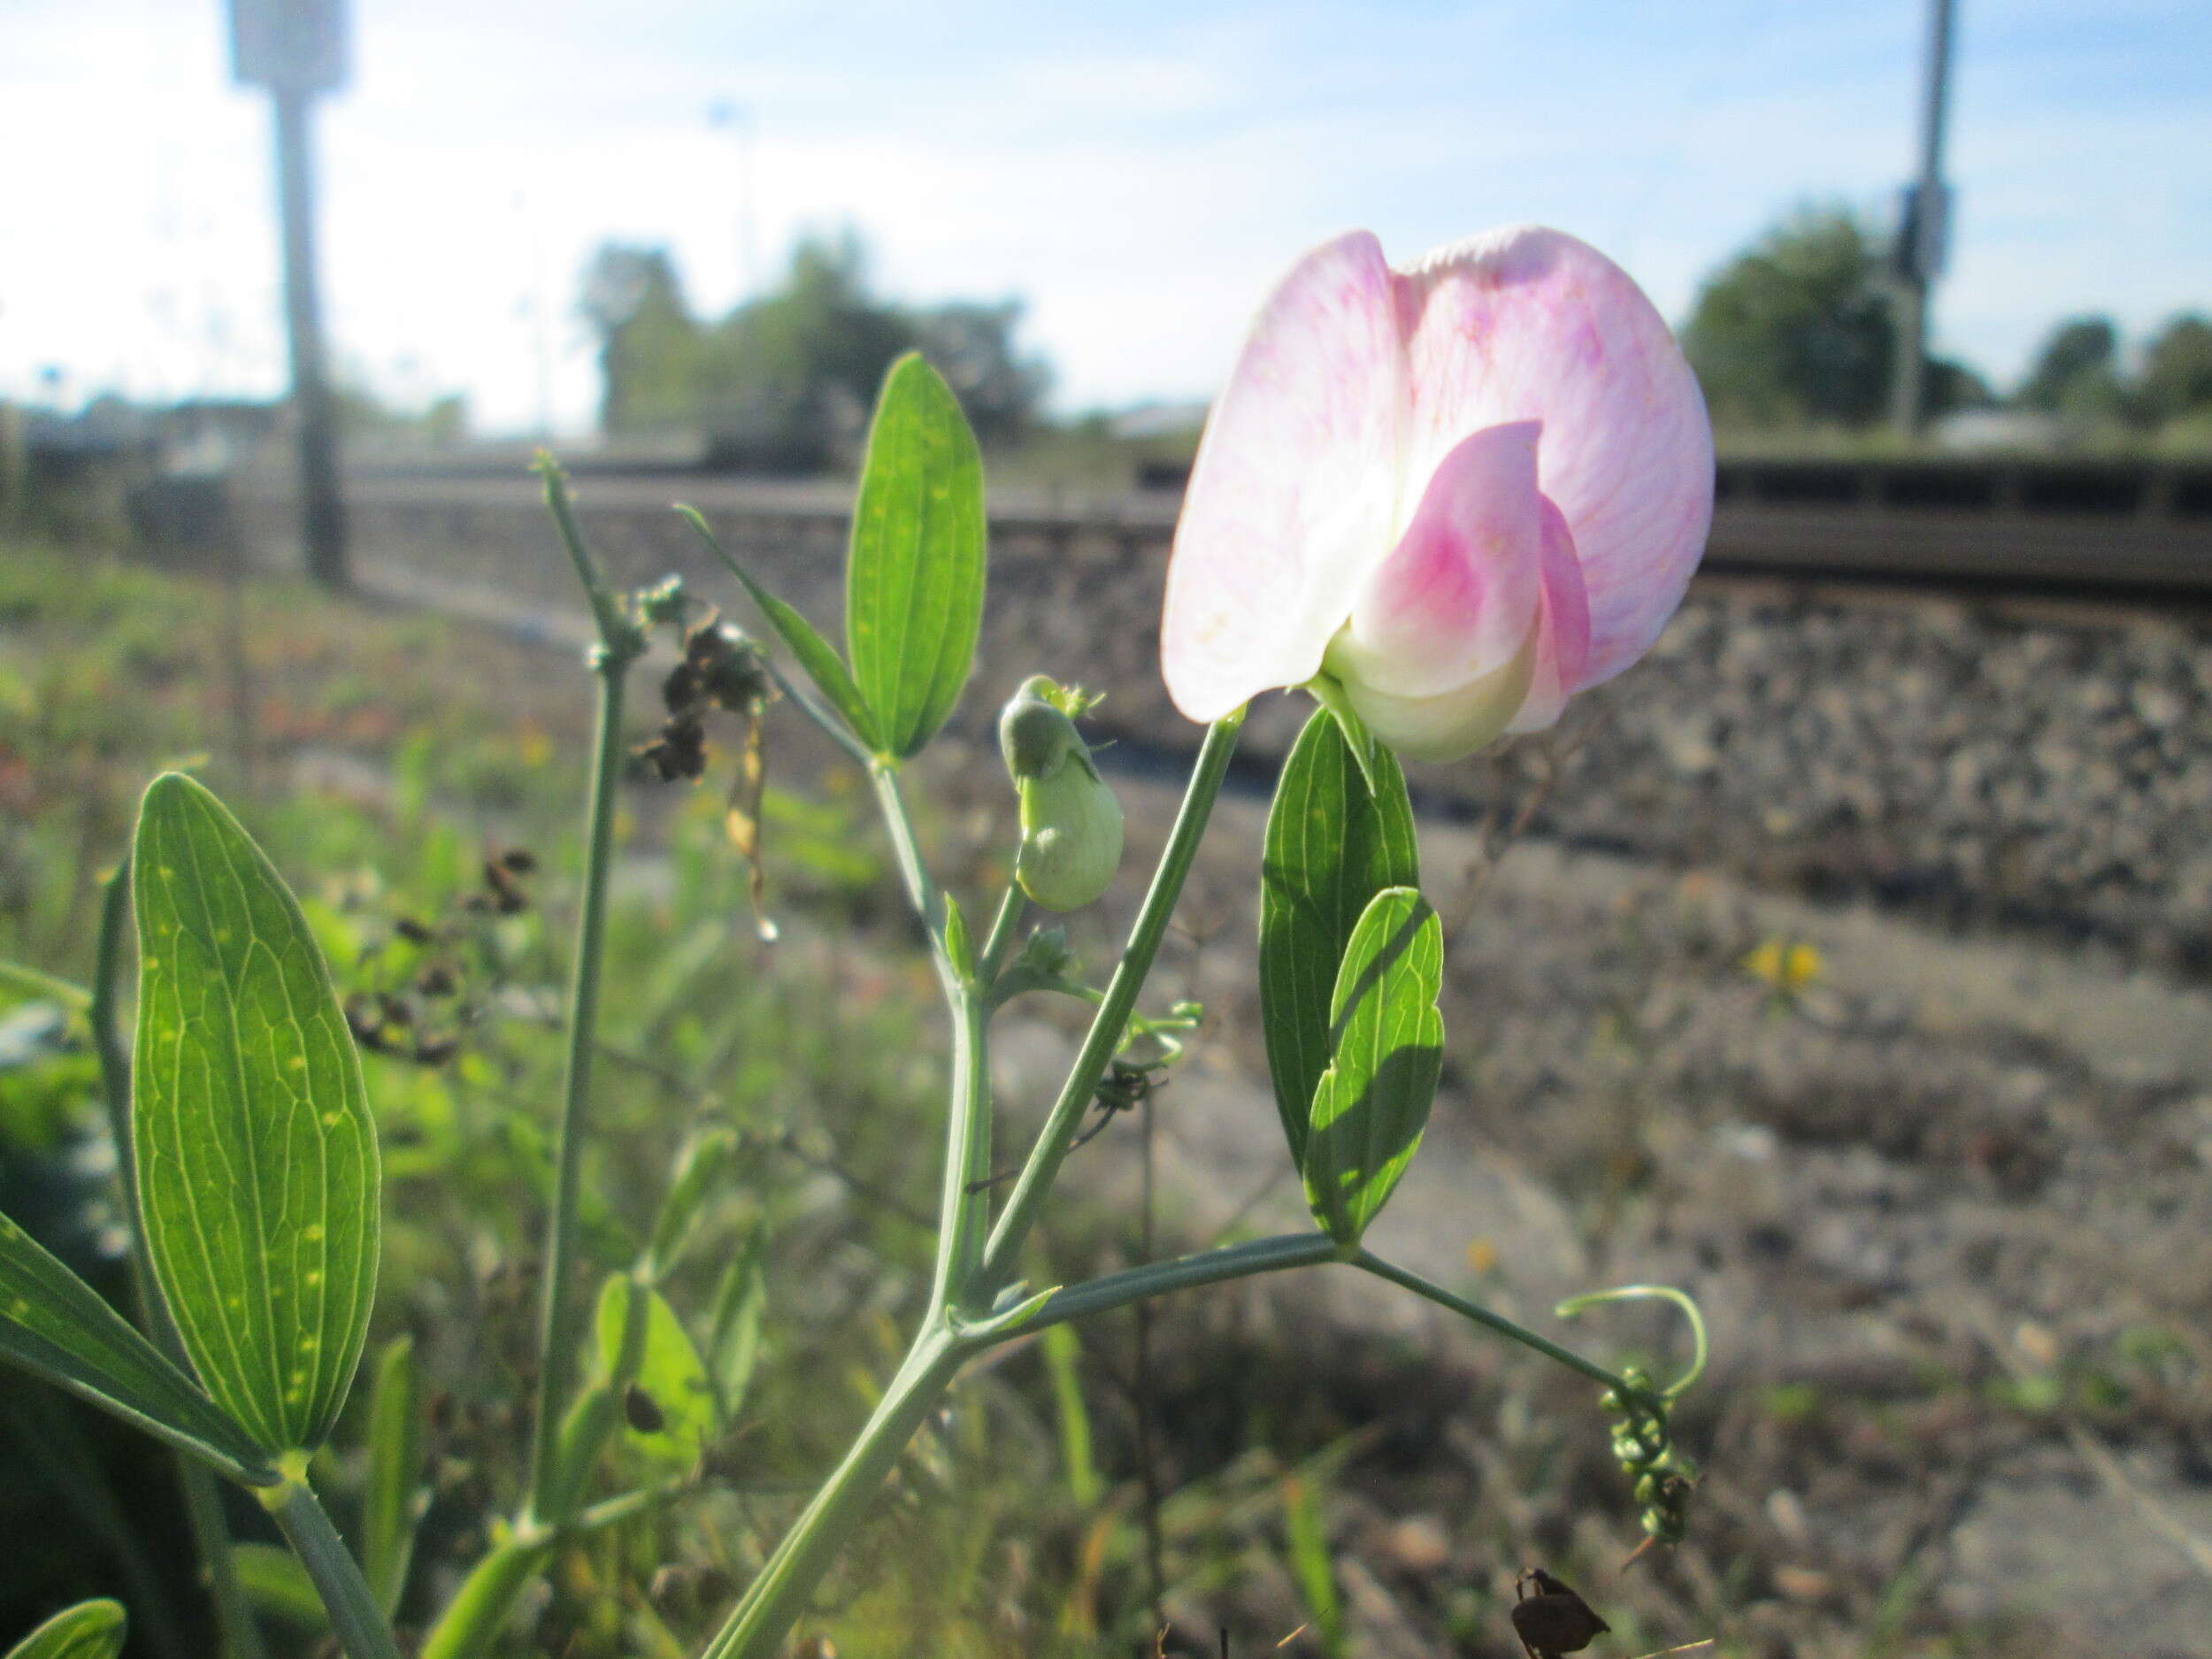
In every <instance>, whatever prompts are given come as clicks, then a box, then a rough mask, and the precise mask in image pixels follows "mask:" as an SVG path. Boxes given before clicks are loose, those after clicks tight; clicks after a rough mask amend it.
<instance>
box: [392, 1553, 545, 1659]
mask: <svg viewBox="0 0 2212 1659" xmlns="http://www.w3.org/2000/svg"><path fill="white" fill-rule="evenodd" d="M552 1548H553V1540H552V1539H551V1538H549V1537H546V1536H542V1535H540V1534H537V1533H532V1534H531V1535H530V1536H528V1537H526V1538H511V1539H509V1540H506V1541H505V1542H503V1543H499V1544H495V1545H493V1546H492V1548H490V1549H488V1550H487V1551H486V1552H485V1553H484V1555H483V1556H482V1557H481V1558H480V1559H479V1560H478V1562H477V1563H476V1565H475V1566H473V1567H472V1568H470V1569H469V1576H468V1577H467V1578H464V1579H463V1580H461V1587H460V1588H459V1589H458V1590H457V1591H455V1592H454V1594H453V1600H452V1601H449V1602H447V1603H446V1609H445V1611H444V1612H443V1613H442V1614H440V1615H439V1616H438V1622H437V1623H436V1624H434V1625H433V1626H432V1627H431V1631H430V1633H429V1635H427V1636H426V1637H425V1638H423V1644H422V1652H421V1655H420V1659H472V1655H477V1654H481V1653H486V1652H488V1651H489V1650H490V1647H491V1645H492V1643H493V1641H494V1640H495V1639H496V1638H497V1637H498V1635H499V1632H501V1631H502V1630H503V1629H504V1628H505V1627H506V1624H507V1619H508V1617H509V1616H510V1615H511V1613H512V1612H513V1611H514V1607H515V1602H516V1601H518V1600H519V1599H520V1598H521V1595H522V1593H523V1591H525V1590H526V1589H527V1588H528V1587H529V1586H530V1581H531V1580H532V1579H533V1578H536V1577H537V1573H538V1569H539V1567H540V1566H541V1565H542V1564H543V1563H544V1561H545V1558H546V1556H547V1555H549V1554H550V1553H551V1552H552Z"/></svg>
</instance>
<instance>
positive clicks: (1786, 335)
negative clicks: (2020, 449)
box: [1682, 207, 2212, 439]
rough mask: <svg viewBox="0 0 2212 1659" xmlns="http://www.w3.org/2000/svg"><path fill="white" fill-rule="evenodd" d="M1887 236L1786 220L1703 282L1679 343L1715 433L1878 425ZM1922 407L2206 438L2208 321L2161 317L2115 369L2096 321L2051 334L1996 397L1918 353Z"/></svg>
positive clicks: (1853, 225) (1886, 362)
mask: <svg viewBox="0 0 2212 1659" xmlns="http://www.w3.org/2000/svg"><path fill="white" fill-rule="evenodd" d="M1894 292H1895V290H1894V288H1893V284H1892V280H1891V278H1890V275H1889V262H1888V244H1887V239H1886V237H1885V236H1883V235H1882V234H1880V233H1879V232H1878V231H1876V230H1874V229H1872V228H1871V227H1870V226H1868V225H1867V223H1866V222H1865V221H1864V220H1863V219H1861V218H1860V217H1858V216H1857V215H1856V214H1855V213H1853V212H1851V211H1849V210H1847V209H1844V208H1836V207H1812V208H1806V209H1802V210H1801V211H1798V212H1796V213H1794V214H1793V215H1792V216H1791V217H1790V218H1788V219H1786V220H1784V221H1783V222H1782V223H1781V224H1779V225H1777V226H1776V227H1774V228H1772V229H1771V230H1770V231H1768V232H1767V233H1766V234H1764V235H1763V236H1762V237H1760V238H1759V240H1758V241H1757V242H1755V243H1754V244H1753V245H1752V246H1751V247H1750V248H1748V249H1747V250H1745V251H1744V252H1742V253H1740V254H1738V255H1737V256H1736V257H1734V258H1732V259H1731V260H1729V261H1728V262H1727V263H1726V264H1725V265H1723V266H1721V268H1720V269H1719V270H1717V271H1716V272H1715V273H1713V274H1712V275H1711V276H1710V277H1709V278H1707V279H1706V281H1705V284H1704V286H1703V287H1702V288H1701V289H1700V290H1699V293H1698V296H1697V301H1696V303H1695V304H1694V306H1693V308H1692V310H1691V313H1690V317H1689V320H1688V322H1687V323H1686V325H1685V326H1684V327H1683V330H1682V343H1683V347H1684V349H1686V351H1687V352H1688V353H1689V357H1690V361H1691V362H1692V364H1694V365H1695V366H1696V369H1697V373H1698V379H1699V380H1701V381H1702V382H1703V384H1704V388H1705V396H1706V401H1707V402H1708V403H1709V405H1710V406H1711V409H1712V411H1713V419H1714V421H1715V424H1716V425H1717V426H1720V427H1721V428H1722V429H1723V431H1724V432H1735V433H1739V434H1740V433H1749V432H1760V433H1771V432H1775V431H1778V430H1790V429H1805V428H1816V427H1825V428H1832V429H1840V430H1843V431H1851V430H1855V429H1861V428H1866V427H1870V426H1875V425H1877V424H1878V423H1879V422H1880V421H1881V420H1882V419H1884V418H1885V416H1886V413H1887V411H1888V409H1889V388H1890V380H1891V376H1892V374H1893V372H1894V369H1895V365H1896V359H1897V351H1898V330H1897V325H1896V320H1895V311H1894V303H1893V296H1894ZM1926 385H1927V387H1928V389H1929V404H1930V408H1929V412H1930V413H1931V414H1932V415H1934V416H1941V415H1944V414H1947V413H1951V412H1954V411H1959V410H1963V409H1998V408H2011V409H2018V410H2026V411H2037V412H2039V413H2040V414H2043V415H2046V416H2051V417H2055V418H2057V419H2056V421H2055V423H2054V424H2055V425H2057V426H2060V427H2061V428H2062V429H2063V430H2066V431H2069V432H2070V433H2072V434H2075V435H2078V436H2093V435H2095V434H2097V433H2098V432H2100V431H2102V432H2106V433H2112V434H2119V433H2124V432H2129V431H2133V432H2136V433H2156V432H2161V431H2172V430H2174V429H2176V428H2180V429H2184V430H2186V431H2192V432H2193V431H2194V430H2195V429H2196V428H2197V427H2198V426H2203V427H2204V428H2205V434H2204V435H2205V436H2206V437H2207V438H2208V439H2212V321H2208V320H2207V319H2205V318H2204V317H2202V316H2200V315H2195V314H2184V315H2181V316H2177V317H2174V318H2172V319H2170V320H2169V321H2168V322H2166V323H2165V324H2164V325H2163V326H2162V327H2160V328H2159V329H2158V331H2157V332H2156V333H2155V334H2153V335H2152V337H2151V338H2150V339H2149V340H2148V341H2147V342H2145V344H2144V347H2143V349H2142V350H2141V352H2140V354H2139V356H2138V357H2136V359H2135V360H2134V362H2133V363H2128V362H2126V361H2124V354H2123V352H2122V349H2121V342H2120V337H2119V331H2118V330H2117V329H2116V328H2115V327H2114V326H2113V324H2112V322H2111V319H2108V318H2105V317H2095V316H2090V317H2076V318H2070V319H2066V320H2064V321H2062V322H2060V323H2058V324H2057V325H2055V326H2054V327H2053V329H2052V331H2051V333H2050V335H2049V337H2048V338H2047V341H2046V342H2045V343H2044V345H2043V347H2042V349H2040V351H2039V353H2038V354H2037V356H2036V358H2035V362H2034V365H2033V367H2032V369H2031V370H2030V371H2029V373H2028V375H2027V378H2026V379H2025V380H2024V381H2023V382H2022V383H2021V384H2020V385H2019V386H2018V387H2016V388H2014V389H2013V391H2012V392H2011V393H2010V395H2009V396H2001V395H2000V394H1999V393H1998V392H1997V391H1996V389H1995V388H1993V387H1992V386H1991V385H1990V384H1989V383H1988V381H1986V380H1984V379H1983V378H1982V376H1981V375H1979V374H1978V373H1976V372H1975V371H1974V370H1973V369H1971V368H1970V367H1968V366H1967V365H1964V364H1961V363H1955V362H1950V361H1947V360H1945V359H1941V358H1931V359H1930V361H1929V364H1928V377H1927V380H1926Z"/></svg>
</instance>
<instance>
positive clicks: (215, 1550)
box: [85, 858, 264, 1659]
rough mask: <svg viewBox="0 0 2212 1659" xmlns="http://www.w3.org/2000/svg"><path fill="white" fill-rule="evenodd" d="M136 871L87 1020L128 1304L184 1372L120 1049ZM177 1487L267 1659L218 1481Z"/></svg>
mask: <svg viewBox="0 0 2212 1659" xmlns="http://www.w3.org/2000/svg"><path fill="white" fill-rule="evenodd" d="M130 896H131V864H130V860H129V859H128V858H125V859H124V860H123V862H122V863H120V864H118V865H117V866H116V867H115V870H114V872H113V873H112V874H111V875H110V876H109V877H108V879H107V883H106V886H105V887H104V889H103V890H102V892H101V895H100V932H99V938H98V942H97V944H96V947H95V949H94V956H93V966H92V1000H91V1002H90V1004H89V1006H88V1008H87V1010H86V1015H85V1018H86V1019H87V1021H88V1023H89V1025H91V1027H92V1048H93V1052H94V1053H95V1054H96V1056H98V1058H99V1063H100V1094H101V1098H102V1100H103V1102H104V1104H105V1105H106V1108H107V1119H108V1138H109V1139H110V1140H111V1141H112V1142H113V1143H114V1147H115V1180H116V1185H117V1187H119V1188H120V1191H119V1194H118V1195H117V1196H118V1199H119V1202H118V1203H117V1205H116V1211H117V1213H118V1214H119V1215H120V1216H121V1217H123V1233H124V1236H125V1238H126V1239H127V1241H128V1243H129V1247H130V1256H129V1260H130V1285H131V1297H132V1300H133V1301H134V1302H136V1303H137V1304H138V1323H139V1326H140V1328H141V1329H142V1330H144V1331H145V1332H146V1333H148V1334H149V1335H150V1336H151V1337H152V1338H153V1340H154V1342H155V1344H156V1346H157V1347H158V1348H160V1349H161V1350H162V1352H163V1353H164V1354H165V1355H167V1356H169V1358H170V1359H172V1360H173V1361H175V1362H176V1363H177V1364H179V1365H180V1366H182V1367H185V1368H186V1370H187V1371H189V1369H190V1364H191V1362H190V1361H189V1360H188V1358H187V1357H186V1356H185V1351H184V1342H183V1340H182V1339H181V1338H180V1337H179V1335H178V1334H177V1327H176V1325H174V1324H173V1322H172V1321H171V1319H170V1317H169V1310H168V1308H167V1307H166V1306H165V1304H164V1303H163V1302H162V1300H161V1297H160V1294H159V1293H158V1292H157V1289H156V1287H155V1279H154V1264H153V1258H152V1256H150V1255H148V1254H147V1250H146V1236H145V1232H144V1229H142V1227H141V1226H140V1225H138V1173H137V1161H136V1152H135V1148H134V1147H133V1145H132V1142H131V1105H130V1102H131V1056H130V1050H129V1048H127V1046H126V1045H125V1044H124V1041H123V1025H122V1016H121V1012H120V1010H118V1008H117V1007H116V1002H115V986H116V981H117V979H119V978H120V977H121V974H122V970H123V936H124V934H125V933H127V932H129V930H130V908H131V906H130ZM177 1485H178V1487H179V1489H180V1492H181V1493H182V1494H183V1497H184V1514H185V1521H186V1524H187V1525H189V1526H190V1527H191V1529H192V1543H193V1547H194V1548H195V1549H196V1550H197V1551H198V1553H199V1557H200V1568H201V1571H202V1572H203V1573H204V1574H205V1575H206V1582H207V1594H208V1600H209V1601H211V1603H212V1604H213V1606H214V1609H215V1627H216V1630H217V1631H218V1632H219V1634H220V1636H221V1639H222V1642H223V1647H224V1649H225V1651H226V1652H227V1653H228V1654H229V1655H230V1659H263V1652H264V1649H263V1647H262V1646H261V1632H260V1630H259V1628H258V1627H257V1625H256V1624H254V1617H253V1607H252V1604H251V1603H250V1602H249V1601H247V1600H246V1591H245V1586H243V1585H242V1584H240V1583H239V1582H238V1571H237V1567H236V1565H235V1563H234V1561H233V1559H232V1556H231V1537H230V1527H229V1525H228V1524H227V1522H225V1520H224V1519H223V1497H222V1492H221V1490H220V1488H219V1487H218V1486H216V1484H215V1477H214V1476H213V1475H212V1474H211V1473H210V1472H209V1471H207V1469H206V1468H205V1467H204V1465H202V1464H201V1463H197V1462H196V1461H194V1460H193V1459H191V1458H189V1457H186V1456H184V1455H181V1454H180V1455H178V1458H177Z"/></svg>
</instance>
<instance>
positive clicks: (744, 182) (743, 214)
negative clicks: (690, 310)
mask: <svg viewBox="0 0 2212 1659" xmlns="http://www.w3.org/2000/svg"><path fill="white" fill-rule="evenodd" d="M707 124H708V125H709V126H710V127H726V128H728V129H729V131H730V133H731V134H732V135H733V136H734V137H735V138H736V140H737V265H738V280H739V282H740V283H741V285H742V288H741V292H740V293H739V295H738V296H737V297H738V303H739V304H741V305H742V304H745V303H748V302H749V301H752V300H756V299H758V298H759V297H760V268H759V266H760V261H759V250H758V249H757V247H756V246H755V245H754V236H753V221H754V219H755V218H756V217H757V209H756V205H755V203H754V196H753V162H754V157H755V153H756V151H757V149H758V147H759V143H760V127H759V124H758V120H757V118H756V116H755V114H754V112H753V110H752V107H751V106H750V105H749V104H740V103H738V102H737V101H736V100H735V99H733V98H717V99H716V100H715V101H714V104H712V105H711V106H710V108H709V109H708V111H707Z"/></svg>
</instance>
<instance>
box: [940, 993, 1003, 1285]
mask: <svg viewBox="0 0 2212 1659" xmlns="http://www.w3.org/2000/svg"><path fill="white" fill-rule="evenodd" d="M951 1000H952V1005H953V1007H952V1017H953V1033H952V1110H951V1112H950V1114H949V1118H948V1120H947V1122H946V1125H945V1174H944V1184H943V1185H942V1187H940V1188H939V1194H938V1210H937V1214H938V1222H937V1261H936V1266H935V1268H934V1271H933V1272H932V1274H931V1278H930V1290H929V1307H930V1313H931V1317H932V1318H933V1319H935V1318H936V1317H939V1316H941V1315H942V1314H943V1313H944V1312H945V1311H946V1310H948V1309H953V1308H958V1309H960V1310H962V1311H963V1312H965V1311H968V1309H967V1307H966V1298H967V1293H968V1291H969V1290H970V1288H971V1286H970V1283H969V1281H970V1279H972V1276H973V1274H974V1271H975V1266H976V1263H978V1262H979V1260H981V1259H982V1256H983V1240H984V1233H985V1230H986V1229H987V1226H988V1225H989V1224H990V1219H991V1211H990V1197H991V1195H990V1193H989V1191H988V1189H987V1188H984V1187H979V1185H978V1182H979V1179H980V1178H981V1177H982V1175H983V1174H984V1173H985V1172H986V1171H988V1170H989V1169H990V1167H991V1062H990V1043H989V1038H988V1035H987V1030H986V1028H987V1025H989V1023H990V1018H991V1011H990V1008H989V1005H988V1004H987V1002H986V1001H985V1000H984V996H983V994H982V992H981V991H980V990H979V989H978V988H977V987H974V986H972V985H966V986H962V987H959V988H957V989H956V990H955V991H954V992H953V993H952V997H951Z"/></svg>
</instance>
